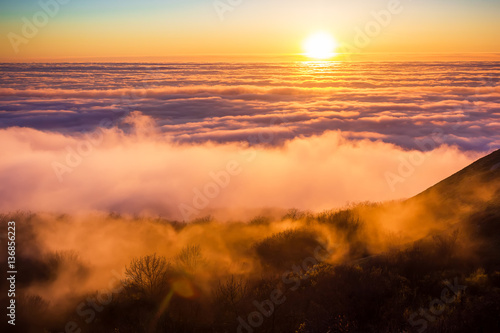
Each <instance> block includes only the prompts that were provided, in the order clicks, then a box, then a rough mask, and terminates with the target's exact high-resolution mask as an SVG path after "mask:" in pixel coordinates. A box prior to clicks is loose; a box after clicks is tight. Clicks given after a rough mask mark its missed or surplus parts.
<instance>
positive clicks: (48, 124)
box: [0, 62, 500, 152]
mask: <svg viewBox="0 0 500 333" xmlns="http://www.w3.org/2000/svg"><path fill="white" fill-rule="evenodd" d="M2 68H3V69H4V71H5V73H10V74H9V75H4V78H5V80H3V82H2V83H1V84H0V120H1V122H0V128H8V127H12V126H21V127H31V128H35V129H39V130H50V131H57V132H60V133H66V134H71V133H74V132H85V131H93V130H95V129H96V128H98V127H99V126H100V123H101V122H102V121H103V120H110V121H111V122H113V123H114V124H116V125H120V126H122V129H125V130H126V129H127V125H126V124H125V123H123V122H122V121H121V120H122V119H123V117H125V116H127V115H128V114H129V113H130V112H133V111H140V112H142V113H143V114H145V115H147V116H150V117H152V118H153V119H154V120H155V122H156V124H157V125H158V127H159V128H160V130H161V131H163V132H164V133H165V134H166V135H168V136H169V137H171V139H172V140H174V141H177V142H184V143H186V142H197V143H203V142H207V141H215V142H221V143H224V142H237V141H249V138H248V137H247V134H248V133H249V132H251V131H254V130H258V131H262V132H265V131H269V128H270V127H273V126H275V125H276V124H275V123H274V122H276V121H277V118H279V123H280V125H282V126H284V127H286V129H287V130H279V131H278V130H276V132H280V133H276V135H275V140H274V141H273V142H270V143H268V144H271V145H273V144H274V145H281V144H283V142H284V141H286V140H289V139H292V138H296V137H301V136H312V135H320V134H322V133H324V132H325V131H336V130H340V131H343V132H350V133H357V134H356V135H354V134H353V135H352V138H358V139H363V138H372V137H376V136H377V137H380V138H381V140H383V141H384V142H387V143H392V144H396V145H399V146H401V147H403V148H405V149H419V147H418V145H417V144H416V141H418V138H423V137H426V136H430V135H431V134H432V133H433V132H435V131H436V130H438V131H440V132H441V133H442V136H441V139H442V140H443V142H444V143H446V144H448V145H457V146H459V147H460V148H461V149H462V150H472V151H482V152H487V151H490V150H492V149H495V148H498V147H500V136H499V134H498V131H497V130H496V127H494V126H492V125H490V124H494V123H498V122H499V118H500V112H499V110H500V103H499V100H500V87H499V86H498V81H499V74H498V73H499V70H498V65H497V64H496V63H479V62H478V63H442V64H432V63H412V64H391V63H360V64H349V63H344V64H342V63H338V64H336V63H332V64H331V65H324V66H312V65H309V64H307V63H303V64H296V65H292V64H257V65H241V64H197V65H193V64H148V65H144V64H142V65H141V64H45V65H43V64H5V65H2ZM362 133H365V134H366V136H363V135H361V134H362Z"/></svg>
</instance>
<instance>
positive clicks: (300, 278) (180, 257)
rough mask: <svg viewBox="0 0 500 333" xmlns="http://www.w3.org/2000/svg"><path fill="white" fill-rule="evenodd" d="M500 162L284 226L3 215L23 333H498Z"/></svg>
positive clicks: (252, 221) (290, 219)
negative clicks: (390, 198)
mask: <svg viewBox="0 0 500 333" xmlns="http://www.w3.org/2000/svg"><path fill="white" fill-rule="evenodd" d="M499 159H500V152H499V151H496V152H494V153H492V154H490V155H488V156H486V157H484V158H482V159H480V160H478V161H477V162H475V163H473V164H471V165H470V166H468V167H466V168H464V169H463V170H461V171H459V172H457V173H456V174H454V175H452V176H450V177H448V178H446V179H445V180H443V181H441V182H439V183H438V184H436V185H434V186H433V187H431V188H429V189H428V190H426V191H424V192H422V193H420V194H418V195H417V196H415V197H413V198H410V199H408V200H405V201H403V202H398V203H386V204H361V205H356V206H353V207H350V208H347V209H343V210H331V211H325V212H321V213H308V212H300V211H298V210H295V209H292V210H290V211H289V212H288V213H287V214H286V215H284V216H283V217H282V218H281V219H279V218H278V219H277V218H273V217H271V216H258V217H249V218H248V221H247V222H235V223H221V222H218V221H214V220H212V219H209V218H207V219H201V220H198V221H193V222H192V223H188V224H182V223H176V222H172V221H168V220H166V219H161V218H142V217H123V216H120V215H118V214H109V215H89V216H84V217H82V216H80V217H78V218H76V217H73V216H67V215H51V214H41V213H40V214H36V213H15V214H9V215H0V222H2V223H4V222H6V221H11V220H14V221H16V242H17V243H16V244H17V246H16V256H17V257H16V263H17V266H18V270H19V272H20V274H19V275H18V280H17V281H16V283H17V284H16V301H17V303H16V306H17V323H18V324H17V326H16V329H17V331H19V332H25V333H26V332H28V333H31V332H47V333H60V332H68V331H69V332H81V333H83V332H92V333H101V332H102V333H105V332H106V333H107V332H120V333H128V332H130V333H136V332H144V333H160V332H179V333H191V332H192V333H194V332H197V333H205V332H206V333H214V332H215V333H218V332H221V333H223V332H224V333H225V332H241V333H243V332H244V333H253V332H265V333H277V332H297V333H335V332H344V333H349V332H352V333H356V332H377V333H378V332H398V333H401V332H419V333H423V332H428V333H431V332H463V333H470V332H478V333H479V332H499V331H500V318H499V317H498V313H500V255H499V254H500V249H499V244H500V231H499V230H500V213H499V212H500V208H499V204H498V203H499V201H498V194H499V189H500V183H499V168H498V163H500V160H499ZM4 225H5V223H4ZM4 231H5V230H4ZM4 231H3V232H4ZM0 236H4V237H5V234H3V235H0ZM89 244H90V245H91V246H89ZM1 261H3V263H2V266H6V263H5V258H1V259H0V262H1ZM110 272H124V273H123V274H122V275H121V277H120V278H117V277H116V275H113V274H114V273H113V274H111V273H110ZM107 273H108V275H106V274H107ZM0 287H1V289H2V290H7V289H8V286H7V282H6V280H5V279H4V280H3V281H0ZM96 290H98V291H96ZM110 290H111V292H110ZM6 295H7V293H3V295H0V301H1V302H3V304H7V303H6V302H7V297H6ZM68 323H70V324H68ZM4 324H5V321H4V322H3V323H2V324H0V325H4ZM68 325H69V326H68ZM68 327H69V329H68ZM4 331H7V332H10V331H12V327H9V326H8V327H7V328H6V329H5V330H4Z"/></svg>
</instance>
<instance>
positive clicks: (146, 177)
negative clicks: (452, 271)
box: [0, 112, 480, 220]
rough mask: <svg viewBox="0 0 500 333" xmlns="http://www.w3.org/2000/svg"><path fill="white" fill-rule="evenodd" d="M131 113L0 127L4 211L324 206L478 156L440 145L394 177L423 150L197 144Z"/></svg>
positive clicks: (347, 138)
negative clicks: (109, 119) (87, 122)
mask: <svg viewBox="0 0 500 333" xmlns="http://www.w3.org/2000/svg"><path fill="white" fill-rule="evenodd" d="M125 121H126V122H127V123H129V125H130V126H132V127H131V129H130V130H129V131H127V132H125V131H123V130H121V129H119V128H118V127H111V128H105V127H103V128H99V129H97V130H96V131H95V132H92V133H86V134H81V133H77V134H72V135H68V134H60V133H55V132H43V131H38V130H35V129H29V128H18V127H15V128H9V129H4V130H0V140H1V142H2V143H3V144H2V147H1V148H0V160H1V162H0V181H1V182H2V184H3V186H2V189H1V190H0V202H1V203H0V210H1V211H12V210H17V209H29V210H33V211H49V212H58V213H59V212H66V213H76V212H82V211H84V212H88V211H117V212H122V213H130V214H135V213H143V214H152V215H156V214H160V215H163V216H166V217H169V218H174V219H179V220H183V219H191V218H195V217H197V216H201V215H203V214H207V213H209V212H210V211H213V210H217V209H225V208H233V209H238V208H240V209H260V208H262V207H276V208H290V207H297V208H300V209H311V210H316V211H317V210H323V209H329V208H334V207H340V206H343V205H345V204H346V203H348V202H358V201H365V200H368V201H383V200H391V199H398V198H401V197H409V196H412V195H415V194H417V193H418V192H420V191H422V190H424V189H425V188H427V187H428V186H431V185H433V184H434V183H435V182H437V181H439V180H441V179H442V178H444V177H446V176H448V175H450V174H451V173H453V172H455V171H457V170H459V169H460V168H461V167H464V166H466V165H467V164H469V163H470V162H472V161H473V160H474V159H475V158H477V157H478V156H479V155H480V154H479V153H466V152H461V151H460V150H459V149H458V148H456V147H450V146H446V145H439V146H437V145H436V146H434V147H433V149H432V150H430V151H428V152H425V153H419V154H421V156H420V160H421V161H422V162H419V163H418V165H414V167H413V169H414V170H413V171H412V172H411V174H404V175H403V178H404V179H403V181H399V182H397V183H396V184H392V183H391V182H390V181H388V174H391V175H399V174H400V171H399V170H400V168H401V164H402V163H405V162H402V161H408V160H410V161H411V160H413V157H412V154H415V153H416V152H415V151H407V150H404V149H402V148H401V147H399V146H396V145H393V144H389V143H384V142H382V141H381V140H380V139H378V138H376V137H374V138H371V140H370V139H364V138H361V139H360V138H359V137H356V134H359V133H356V132H355V133H353V134H352V137H351V133H342V132H340V131H328V132H325V133H323V134H322V135H312V136H307V137H296V138H293V139H290V140H288V141H286V142H284V143H283V144H282V145H281V146H279V147H273V146H266V145H249V144H244V143H236V142H229V143H210V142H205V143H196V144H194V143H178V142H177V141H176V140H175V138H174V137H169V136H166V135H164V134H163V133H160V132H155V131H153V130H151V128H153V129H154V128H157V126H156V125H155V124H154V122H153V120H152V118H151V117H149V116H145V115H142V114H140V113H138V112H136V113H133V114H132V115H131V116H130V117H129V118H127V119H125ZM252 131H254V132H253V133H252ZM279 134H280V132H273V131H271V130H270V131H268V132H259V131H258V130H251V129H248V130H247V132H246V133H244V134H242V137H243V136H245V135H254V136H255V138H256V140H262V141H261V142H265V141H266V140H269V141H273V140H274V138H273V136H274V135H279ZM213 135H217V133H215V134H213ZM219 135H221V136H224V135H226V134H225V133H219ZM426 144H428V142H427V143H426ZM406 163H408V162H406ZM405 173H406V172H405ZM389 179H390V177H389Z"/></svg>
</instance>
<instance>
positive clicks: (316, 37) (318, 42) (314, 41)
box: [304, 32, 338, 59]
mask: <svg viewBox="0 0 500 333" xmlns="http://www.w3.org/2000/svg"><path fill="white" fill-rule="evenodd" d="M337 47H338V43H337V42H336V41H335V39H334V38H333V37H332V35H330V34H328V33H326V32H317V33H315V34H312V35H311V36H309V37H308V38H307V39H306V40H305V42H304V51H305V55H306V56H308V57H309V58H314V59H328V58H331V57H333V56H335V55H336V53H335V49H336V48H337Z"/></svg>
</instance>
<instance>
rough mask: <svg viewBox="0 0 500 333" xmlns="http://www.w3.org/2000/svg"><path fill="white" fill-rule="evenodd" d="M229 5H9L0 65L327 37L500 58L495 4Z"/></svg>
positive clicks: (284, 47) (189, 1)
mask: <svg viewBox="0 0 500 333" xmlns="http://www.w3.org/2000/svg"><path fill="white" fill-rule="evenodd" d="M57 1H59V2H57ZM231 2H232V3H236V5H230V4H229V0H220V1H217V0H141V1H136V0H109V1H97V0H64V1H63V0H40V1H35V0H19V1H7V0H1V1H0V20H1V25H0V35H1V36H2V37H1V38H0V61H27V60H61V59H62V60H71V59H110V58H141V59H145V58H150V57H157V58H164V57H175V56H206V55H222V56H229V55H247V56H258V55H290V54H300V53H302V52H303V50H302V44H303V41H304V39H305V38H306V37H307V36H308V35H310V34H311V33H314V32H316V31H319V30H320V31H326V32H328V33H330V34H332V35H333V36H334V37H335V39H336V40H337V41H338V42H339V43H340V44H343V45H348V46H352V47H347V48H346V49H345V50H344V51H346V50H347V51H352V52H356V53H362V54H365V53H366V54H371V53H400V52H405V53H422V52H423V53H464V52H500V41H499V39H498V33H499V32H500V20H498V15H499V13H500V1H497V0H439V1H431V0H418V1H416V0H413V1H412V0H401V1H398V0H349V1H339V0H331V1H327V0H287V1H285V0H241V1H236V0H233V1H231ZM43 4H46V5H43ZM43 8H46V9H45V11H46V12H48V13H49V14H52V15H47V14H45V13H44V10H43ZM391 8H392V9H393V10H392V12H393V13H391V11H390V9H391ZM382 11H383V12H386V13H391V14H390V16H389V17H387V16H384V15H382V14H380V13H381V12H382ZM373 13H379V15H378V16H379V20H378V21H377V20H376V18H375V16H374V15H373ZM380 17H382V19H380ZM384 18H385V19H384ZM377 22H380V23H377ZM374 24H375V26H374ZM377 24H378V28H377V26H376V25H377ZM370 27H371V28H372V29H374V30H372V32H373V33H372V35H371V36H369V43H368V42H366V38H363V37H360V34H361V33H360V31H364V32H365V33H366V31H367V30H366V29H369V28H370ZM368 31H369V30H368ZM356 42H358V45H356ZM360 45H361V46H362V47H359V46H360ZM347 51H346V52H347Z"/></svg>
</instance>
